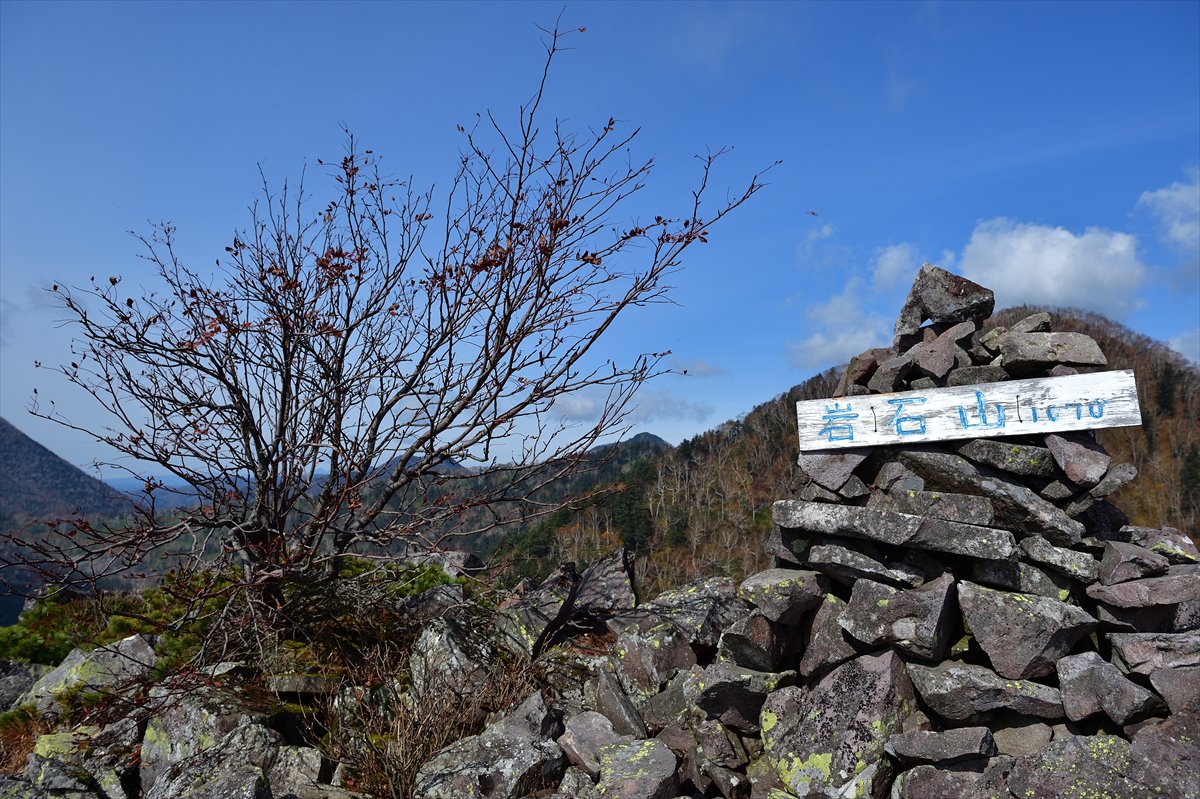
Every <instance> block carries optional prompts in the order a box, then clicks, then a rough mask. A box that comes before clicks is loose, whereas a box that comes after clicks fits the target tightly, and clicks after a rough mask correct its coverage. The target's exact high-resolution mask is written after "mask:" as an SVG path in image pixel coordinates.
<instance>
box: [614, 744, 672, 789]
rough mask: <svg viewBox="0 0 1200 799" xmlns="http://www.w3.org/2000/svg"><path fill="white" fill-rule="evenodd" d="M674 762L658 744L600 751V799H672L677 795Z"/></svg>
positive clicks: (667, 749)
mask: <svg viewBox="0 0 1200 799" xmlns="http://www.w3.org/2000/svg"><path fill="white" fill-rule="evenodd" d="M677 765H678V761H677V760H676V759H675V754H674V753H673V752H672V751H671V749H670V747H668V746H667V745H666V744H665V743H663V742H662V741H659V740H657V739H651V740H648V741H634V742H632V743H619V744H609V745H607V746H604V747H601V749H600V782H599V783H598V784H597V786H596V793H597V794H598V795H600V796H602V797H604V799H674V797H675V796H676V795H677V793H678V791H679V779H678V777H676V775H675V768H676V766H677Z"/></svg>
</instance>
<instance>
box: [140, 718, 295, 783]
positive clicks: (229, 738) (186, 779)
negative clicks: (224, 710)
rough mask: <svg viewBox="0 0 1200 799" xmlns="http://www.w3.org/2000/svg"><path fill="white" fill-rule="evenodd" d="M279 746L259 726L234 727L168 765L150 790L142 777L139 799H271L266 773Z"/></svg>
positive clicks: (275, 737) (272, 735) (269, 732)
mask: <svg viewBox="0 0 1200 799" xmlns="http://www.w3.org/2000/svg"><path fill="white" fill-rule="evenodd" d="M280 743H281V740H280V737H279V734H278V733H277V732H275V731H274V730H270V729H267V728H266V727H264V726H262V725H261V724H246V725H244V726H239V727H236V728H235V729H234V730H232V731H231V732H230V733H229V734H228V735H226V736H225V737H223V738H221V739H220V740H219V741H218V742H217V743H215V744H214V745H212V746H210V747H203V748H201V749H200V751H199V752H198V753H197V754H194V755H192V756H191V757H188V758H185V759H183V760H179V761H176V762H171V763H169V764H168V765H167V767H166V769H165V770H163V771H162V772H161V773H159V774H158V776H157V777H156V779H155V780H154V782H153V784H151V785H150V786H149V788H146V787H145V786H146V780H145V776H144V775H143V777H142V785H143V790H142V794H141V796H142V799H270V797H271V796H272V792H271V786H270V778H269V777H268V776H267V770H268V769H269V768H270V766H271V764H272V763H273V762H274V760H275V757H276V755H277V752H278V750H279V745H280ZM201 744H203V742H201ZM143 750H144V745H143Z"/></svg>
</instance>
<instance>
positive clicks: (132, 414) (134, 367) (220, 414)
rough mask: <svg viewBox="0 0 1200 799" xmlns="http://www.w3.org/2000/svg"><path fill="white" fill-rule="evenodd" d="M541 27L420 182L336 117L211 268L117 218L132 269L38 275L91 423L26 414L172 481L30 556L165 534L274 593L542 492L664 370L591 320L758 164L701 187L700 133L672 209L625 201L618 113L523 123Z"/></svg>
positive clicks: (673, 263) (638, 301)
mask: <svg viewBox="0 0 1200 799" xmlns="http://www.w3.org/2000/svg"><path fill="white" fill-rule="evenodd" d="M561 38H562V34H561V33H560V32H559V31H557V30H556V31H552V32H550V33H549V34H548V37H547V40H546V46H547V57H546V60H545V66H544V70H543V73H542V75H541V80H540V83H539V86H538V88H537V90H536V91H535V93H534V94H533V97H532V98H531V100H530V101H529V102H528V103H526V104H525V105H524V106H522V107H521V108H520V113H519V115H518V118H517V122H516V126H515V128H511V129H510V128H506V127H505V126H503V125H502V124H501V123H500V122H499V121H498V120H497V119H496V118H494V117H493V116H492V115H491V114H490V113H489V114H487V115H485V116H484V117H482V118H481V119H480V121H479V123H478V124H477V125H476V126H475V128H474V129H471V130H464V129H462V128H460V131H461V132H462V134H463V135H464V138H465V146H464V148H463V150H462V156H461V161H460V164H459V166H458V170H457V174H456V175H455V177H454V179H453V181H452V183H451V184H450V186H449V189H448V191H447V192H446V194H445V196H444V197H443V198H441V199H438V197H439V195H438V193H437V192H435V190H434V189H429V190H417V189H415V188H414V187H413V186H412V185H410V183H409V182H405V181H397V180H394V179H390V178H388V177H386V176H385V175H384V174H383V173H382V172H381V171H380V165H379V162H378V160H377V159H376V157H375V156H374V154H373V153H372V151H371V150H367V149H362V148H361V147H360V145H359V143H358V142H357V141H356V140H355V138H354V137H353V136H352V135H350V134H347V144H346V152H345V155H344V157H343V158H342V159H341V160H340V162H337V163H334V164H322V166H323V167H326V168H328V169H329V170H330V172H331V177H332V190H331V191H330V192H329V194H328V197H327V199H321V200H320V201H319V202H318V201H316V200H315V199H314V198H313V197H311V196H310V195H309V193H308V192H307V189H306V186H305V185H304V184H303V179H302V180H301V184H300V185H299V186H298V187H295V188H293V187H289V186H288V185H287V184H284V185H283V186H282V188H280V189H278V190H272V188H271V187H270V185H269V183H268V181H267V180H266V178H265V177H264V178H263V194H262V197H261V199H260V200H259V201H258V202H257V203H256V204H255V205H253V206H252V208H251V209H250V211H251V217H250V224H249V226H248V227H247V228H245V229H244V230H240V231H238V232H237V234H236V235H235V236H234V237H233V240H232V242H231V243H230V244H229V246H227V247H225V249H224V253H223V254H222V256H221V258H220V259H219V260H218V261H217V264H216V267H215V268H213V269H207V268H206V269H199V268H197V267H194V266H191V265H188V264H186V263H185V262H184V259H183V258H182V257H181V255H180V253H179V251H178V250H177V248H176V243H175V237H174V233H175V228H174V227H172V226H170V225H168V224H163V225H160V226H158V227H157V228H155V229H154V230H153V232H152V233H150V234H148V235H145V236H139V237H138V238H139V239H140V241H141V243H142V244H143V245H144V247H145V249H144V253H143V257H144V258H145V260H146V261H147V262H148V263H149V265H150V266H151V267H152V268H153V270H154V274H155V277H156V279H157V283H158V288H157V289H156V290H153V291H150V292H149V293H144V290H143V289H141V288H139V289H136V290H132V291H131V290H129V289H127V283H128V282H132V281H126V280H123V279H122V278H121V277H117V276H113V277H108V278H100V279H99V280H97V279H95V278H93V280H92V283H91V285H90V286H83V287H73V288H72V287H66V286H55V287H54V292H55V293H56V295H57V298H58V299H59V300H60V302H61V304H62V306H63V307H64V308H65V309H66V310H67V311H68V321H69V322H70V323H72V324H74V325H75V326H76V327H77V329H78V331H79V336H78V338H77V340H76V343H75V346H74V348H73V353H72V354H73V358H74V359H73V360H72V362H71V363H70V364H69V365H67V366H64V367H62V368H61V370H62V373H63V374H64V375H65V376H66V378H67V379H68V380H69V381H70V382H72V383H74V384H75V385H76V386H78V387H80V388H82V389H83V390H84V391H86V392H88V393H89V394H90V395H91V396H92V397H93V398H94V399H95V401H96V402H98V403H99V404H100V405H101V406H102V407H103V408H104V410H105V411H107V414H108V418H109V420H110V421H109V424H108V426H106V427H104V428H102V429H95V428H90V427H88V426H84V425H78V426H77V425H76V424H74V423H72V422H71V421H70V420H68V419H65V418H63V417H62V416H61V415H60V414H58V413H57V412H56V411H55V409H54V407H53V405H50V406H47V405H45V404H41V405H37V404H35V406H34V408H33V409H32V410H33V413H34V414H36V415H38V416H42V417H45V418H48V419H53V420H54V421H57V422H60V423H62V424H64V425H67V426H69V427H75V428H76V429H82V430H85V431H86V432H88V433H90V434H91V435H93V436H94V437H95V438H96V439H97V440H98V441H101V442H103V443H105V444H107V445H108V446H109V447H111V448H112V449H113V450H115V451H116V452H118V453H122V455H123V456H126V457H123V458H119V459H116V460H115V462H114V463H113V464H108V465H110V466H115V467H116V468H121V469H127V470H129V471H130V472H131V473H137V474H143V473H147V472H150V473H159V474H162V473H167V474H170V475H172V476H173V478H174V479H175V480H178V481H181V482H182V483H185V484H186V485H187V486H188V489H187V491H188V492H189V494H191V495H193V496H194V497H195V498H196V502H195V503H194V505H192V506H191V507H189V508H187V509H186V510H178V509H176V510H170V511H166V512H164V511H162V510H160V509H158V505H159V504H160V502H159V499H160V498H161V497H162V494H163V492H166V491H170V490H171V488H169V487H168V486H164V484H163V483H162V482H157V481H155V480H153V479H149V478H147V482H146V486H147V493H146V501H145V503H144V504H143V505H142V507H141V509H140V510H139V512H138V514H137V516H136V517H135V518H134V520H133V521H132V522H131V523H130V524H128V525H125V526H123V527H121V528H119V529H116V528H104V529H99V528H93V527H92V526H90V525H87V524H76V525H73V526H72V527H71V528H70V529H69V530H66V531H65V532H64V534H63V535H61V536H58V537H55V536H51V537H50V538H49V539H47V540H46V541H44V542H41V543H39V544H38V547H39V550H38V552H37V554H36V556H35V557H33V558H30V560H32V561H36V562H37V564H39V565H41V566H42V567H43V568H44V569H46V570H55V574H56V576H57V577H58V579H60V580H62V579H68V578H69V579H89V580H94V579H97V578H100V577H103V576H105V575H109V574H114V573H116V572H118V571H120V570H123V569H127V568H129V567H131V566H132V565H133V564H136V563H139V562H143V561H144V560H145V559H146V557H147V556H149V555H153V554H155V553H162V552H173V553H176V554H180V553H182V555H183V556H184V558H185V559H191V562H193V563H194V562H196V561H198V560H199V559H201V558H203V559H207V561H208V562H216V563H217V564H218V565H219V564H222V563H231V564H235V565H236V566H237V569H238V570H239V572H240V578H239V581H240V583H241V584H242V585H248V586H253V587H257V588H259V589H261V590H262V591H263V592H264V593H263V595H267V596H274V597H275V598H276V600H278V597H279V596H280V594H279V593H278V591H279V586H281V585H283V584H286V583H287V582H289V581H297V580H301V581H303V580H311V579H316V578H319V577H321V576H322V575H328V574H330V573H333V572H335V571H336V565H337V562H338V559H339V558H341V557H342V556H343V555H344V554H345V553H347V552H351V551H355V550H356V549H359V548H361V547H364V546H379V545H388V544H392V543H394V542H397V541H412V542H420V543H421V544H422V545H423V546H427V547H436V546H438V545H439V544H440V543H442V542H443V541H444V540H445V538H446V536H449V535H462V534H480V533H483V532H486V531H487V530H490V529H494V528H495V527H496V526H498V525H502V524H505V523H508V522H511V521H513V520H514V519H522V518H529V517H531V516H536V515H538V514H541V513H545V512H549V511H551V510H553V509H554V507H553V506H552V505H548V504H545V503H542V502H539V501H538V500H537V497H538V496H539V495H538V489H539V488H540V487H542V486H545V485H547V484H548V483H550V482H552V481H554V480H556V479H557V478H559V477H561V476H562V475H564V474H565V473H567V472H569V471H571V470H572V469H575V468H577V467H578V466H579V464H580V463H581V460H582V455H583V454H584V453H585V452H586V451H587V450H588V449H589V448H591V447H593V446H594V445H595V444H596V443H597V442H598V441H600V440H601V439H602V438H604V437H606V436H610V435H612V434H614V433H617V432H620V431H622V430H624V429H626V420H627V414H628V411H629V410H630V408H631V405H630V401H631V399H632V397H633V395H634V392H635V391H636V389H637V388H638V387H639V386H640V385H641V384H642V383H644V382H645V381H646V380H649V379H651V378H653V377H655V376H656V375H658V374H660V373H662V372H663V371H664V367H663V365H662V362H661V359H662V357H663V356H664V355H665V353H647V354H643V355H640V356H638V357H635V358H633V359H632V360H631V361H629V362H627V363H618V362H616V361H615V360H613V359H610V358H606V357H604V356H603V355H602V353H601V350H600V349H599V344H600V342H601V340H602V338H604V336H605V333H606V332H607V331H609V330H610V328H611V327H612V325H613V324H614V322H615V321H616V320H617V318H618V317H619V316H621V315H623V314H624V313H625V312H626V311H628V310H629V309H631V308H634V307H637V306H643V305H647V304H650V303H656V302H663V301H665V300H666V292H667V284H666V282H665V281H666V279H667V278H668V276H669V275H671V274H672V272H674V271H675V270H676V269H677V268H678V267H679V266H680V264H681V256H682V255H683V253H684V251H685V250H686V249H687V248H688V247H690V246H692V245H694V244H696V243H703V242H705V241H706V238H707V236H708V234H709V229H710V227H711V226H712V225H713V223H714V222H716V221H717V220H719V219H720V218H722V217H723V216H725V215H726V214H727V213H729V212H730V211H732V210H733V209H734V208H736V207H738V206H739V205H741V204H742V203H743V202H745V201H746V200H747V199H749V198H750V197H751V196H752V195H753V194H754V193H755V192H757V191H758V190H759V189H760V188H761V186H762V184H761V183H760V182H759V179H758V176H757V175H756V176H755V177H754V178H753V179H752V180H751V181H750V183H749V185H748V186H747V188H746V189H745V190H744V191H742V192H740V193H737V194H734V195H731V196H729V197H727V198H726V199H725V200H724V201H723V202H721V203H719V204H717V205H716V206H715V207H711V208H710V207H707V206H706V205H705V202H704V200H705V195H706V190H707V189H708V183H709V179H710V171H711V169H712V167H713V163H714V161H715V159H716V158H717V157H718V156H719V155H720V153H716V154H709V155H707V156H704V157H701V158H700V159H699V183H698V186H697V187H696V189H695V190H694V191H692V192H691V195H690V198H689V200H688V202H687V205H686V207H685V209H684V211H683V212H682V213H681V214H674V215H671V216H667V215H651V216H648V217H643V218H641V219H640V220H636V218H635V217H634V216H633V215H632V211H631V210H628V209H629V207H630V206H631V204H632V203H631V201H633V200H634V199H635V198H636V197H637V195H638V193H639V192H640V191H641V190H642V188H643V186H644V181H645V180H646V179H647V178H648V177H649V176H650V173H651V169H652V166H653V160H652V159H651V160H634V159H633V156H632V155H631V154H630V151H629V146H630V145H631V143H632V142H633V140H634V138H635V137H636V135H637V130H632V131H624V130H623V129H622V126H620V125H618V123H617V122H616V121H615V120H613V119H608V120H606V122H605V123H604V124H603V126H602V127H600V128H599V129H598V130H590V131H588V132H587V133H586V134H575V133H572V132H569V131H567V130H565V129H564V128H563V127H561V126H560V125H559V124H558V123H554V124H552V125H549V126H547V127H545V128H543V127H542V122H541V121H540V116H539V111H540V110H541V106H542V101H543V97H544V91H545V87H546V77H547V75H548V74H549V70H550V67H551V64H552V62H553V60H554V57H555V55H556V53H557V52H558V50H559V47H560V44H561ZM318 163H320V162H318ZM629 220H635V221H629ZM580 392H584V393H585V394H587V395H588V396H594V397H597V398H598V403H597V404H598V410H597V413H596V418H595V421H594V422H588V423H578V422H571V421H570V420H569V419H568V418H567V417H566V416H565V415H564V414H563V413H562V412H561V408H560V405H559V404H558V403H559V402H560V401H561V400H562V399H564V398H566V397H570V396H573V395H576V396H577V395H579V394H580ZM131 464H132V465H131ZM468 484H469V485H470V486H471V490H470V491H467V490H464V489H463V488H462V486H465V485H468ZM68 535H69V537H68Z"/></svg>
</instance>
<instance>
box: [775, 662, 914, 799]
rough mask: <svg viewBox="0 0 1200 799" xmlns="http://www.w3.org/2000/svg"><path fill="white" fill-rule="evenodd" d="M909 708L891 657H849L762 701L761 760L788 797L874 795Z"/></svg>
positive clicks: (899, 666)
mask: <svg viewBox="0 0 1200 799" xmlns="http://www.w3.org/2000/svg"><path fill="white" fill-rule="evenodd" d="M914 707H915V701H914V695H913V689H912V683H911V682H910V681H909V678H908V676H907V674H906V673H905V670H904V664H903V662H902V661H901V660H900V658H899V657H898V656H897V655H896V654H895V653H893V652H884V653H881V654H878V655H864V656H863V657H859V658H855V659H854V660H851V661H849V662H847V663H843V664H842V665H841V666H838V667H837V668H836V669H834V670H833V671H832V672H830V673H829V674H827V675H825V677H824V678H822V679H821V680H820V681H819V682H818V683H817V684H816V685H814V686H813V687H811V688H808V689H805V688H799V687H792V688H783V689H781V690H779V691H776V692H775V693H773V694H771V695H770V696H769V697H768V698H767V701H766V703H765V704H764V705H763V708H762V740H763V746H764V747H765V749H766V757H767V760H768V761H769V762H770V763H771V765H772V766H773V767H774V769H775V773H776V776H777V777H778V778H779V779H780V781H781V782H782V783H783V784H784V786H785V788H786V790H787V791H788V792H790V793H791V794H792V795H794V796H805V797H807V796H831V797H833V796H878V795H880V794H881V793H882V792H883V791H885V790H886V787H887V785H888V784H889V782H890V781H891V766H890V763H889V761H888V760H887V759H886V758H885V757H883V754H884V747H885V745H886V744H887V740H888V738H890V737H891V736H892V735H893V734H894V733H897V732H900V731H901V729H902V725H903V721H904V718H905V717H906V716H907V715H908V714H909V712H910V711H911V710H912V709H913V708H914Z"/></svg>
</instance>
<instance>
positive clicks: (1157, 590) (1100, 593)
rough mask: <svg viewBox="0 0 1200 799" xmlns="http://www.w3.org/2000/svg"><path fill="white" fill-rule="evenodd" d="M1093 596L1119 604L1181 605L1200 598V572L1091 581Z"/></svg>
mask: <svg viewBox="0 0 1200 799" xmlns="http://www.w3.org/2000/svg"><path fill="white" fill-rule="evenodd" d="M1087 594H1088V596H1090V597H1091V598H1092V599H1096V600H1098V601H1100V602H1104V603H1107V604H1109V605H1113V606H1115V607H1118V608H1149V607H1154V606H1156V605H1178V604H1180V603H1183V602H1196V601H1200V576H1197V575H1195V574H1188V573H1183V574H1168V575H1166V576H1165V577H1146V578H1144V579H1141V580H1130V581H1129V582H1125V583H1117V584H1116V585H1100V584H1096V585H1089V586H1088V588H1087Z"/></svg>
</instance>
